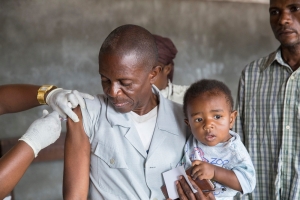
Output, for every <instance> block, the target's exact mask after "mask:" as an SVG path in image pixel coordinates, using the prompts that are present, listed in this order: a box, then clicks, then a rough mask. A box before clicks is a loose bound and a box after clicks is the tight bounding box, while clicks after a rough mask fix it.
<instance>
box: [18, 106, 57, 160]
mask: <svg viewBox="0 0 300 200" xmlns="http://www.w3.org/2000/svg"><path fill="white" fill-rule="evenodd" d="M60 132H61V121H60V118H59V115H58V112H56V111H53V112H52V113H50V114H49V112H48V111H47V110H43V117H42V118H40V119H37V120H35V121H34V122H33V123H32V124H31V125H30V126H29V128H28V130H27V131H26V133H25V134H24V135H23V136H22V137H21V138H20V139H19V140H22V141H24V142H26V143H27V144H28V145H29V146H30V147H31V148H32V149H33V152H34V155H35V157H37V155H38V153H39V152H40V150H42V149H43V148H45V147H47V146H49V145H50V144H52V143H54V142H55V141H56V140H57V139H58V138H59V136H60Z"/></svg>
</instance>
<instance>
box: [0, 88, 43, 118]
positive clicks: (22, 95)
mask: <svg viewBox="0 0 300 200" xmlns="http://www.w3.org/2000/svg"><path fill="white" fill-rule="evenodd" d="M39 88H40V86H37V85H26V84H12V85H0V115H2V114H6V113H14V112H20V111H24V110H28V109H30V108H33V107H36V106H39V105H40V104H39V102H38V100H37V98H36V96H37V91H38V89H39Z"/></svg>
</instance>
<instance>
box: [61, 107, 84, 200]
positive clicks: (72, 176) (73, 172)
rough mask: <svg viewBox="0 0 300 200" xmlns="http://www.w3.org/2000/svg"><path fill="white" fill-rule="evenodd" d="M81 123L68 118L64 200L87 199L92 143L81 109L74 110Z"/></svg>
mask: <svg viewBox="0 0 300 200" xmlns="http://www.w3.org/2000/svg"><path fill="white" fill-rule="evenodd" d="M73 111H74V112H75V113H76V114H77V115H78V117H79V120H80V122H79V123H74V122H73V121H72V120H70V119H69V118H68V121H67V134H66V140H65V155H64V179H63V197H64V199H71V200H76V199H87V197H88V189H89V171H90V142H89V139H88V137H87V135H86V134H85V131H84V129H83V124H82V115H81V110H80V107H79V106H78V107H77V108H75V109H74V110H73Z"/></svg>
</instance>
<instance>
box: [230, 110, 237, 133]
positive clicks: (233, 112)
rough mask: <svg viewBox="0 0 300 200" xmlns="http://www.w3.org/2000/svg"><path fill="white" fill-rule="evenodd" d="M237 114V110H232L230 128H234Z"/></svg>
mask: <svg viewBox="0 0 300 200" xmlns="http://www.w3.org/2000/svg"><path fill="white" fill-rule="evenodd" d="M236 116H237V111H236V110H234V111H232V112H231V114H230V129H232V127H233V125H234V122H235V119H236Z"/></svg>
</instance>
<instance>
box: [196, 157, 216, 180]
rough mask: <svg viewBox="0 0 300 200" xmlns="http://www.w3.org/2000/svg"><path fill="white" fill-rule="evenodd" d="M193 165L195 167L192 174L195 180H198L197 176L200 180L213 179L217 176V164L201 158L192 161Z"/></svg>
mask: <svg viewBox="0 0 300 200" xmlns="http://www.w3.org/2000/svg"><path fill="white" fill-rule="evenodd" d="M192 166H193V169H192V173H191V176H192V178H193V180H196V179H197V178H199V179H200V180H203V179H213V178H214V176H215V166H214V165H212V164H209V163H207V162H203V161H200V160H195V161H194V162H193V163H192Z"/></svg>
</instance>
